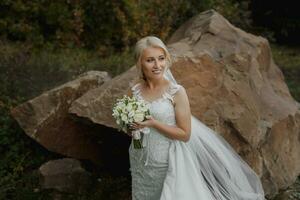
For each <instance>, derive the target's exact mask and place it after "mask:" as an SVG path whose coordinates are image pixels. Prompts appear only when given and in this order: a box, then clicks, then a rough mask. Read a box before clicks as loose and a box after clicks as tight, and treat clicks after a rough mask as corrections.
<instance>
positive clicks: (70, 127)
mask: <svg viewBox="0 0 300 200" xmlns="http://www.w3.org/2000/svg"><path fill="white" fill-rule="evenodd" d="M109 79H110V78H109V76H108V74H107V73H106V72H97V71H90V72H88V73H85V74H83V75H81V76H80V77H79V78H78V79H76V80H74V81H71V82H68V83H66V84H64V85H61V86H59V87H57V88H55V89H52V90H50V91H47V92H45V93H43V94H41V95H40V96H38V97H36V98H34V99H32V100H29V101H27V102H25V103H23V104H21V105H19V106H18V107H16V108H14V109H12V111H11V113H12V116H13V117H14V118H15V119H16V120H17V121H18V123H19V124H20V126H21V127H22V128H23V129H24V131H25V133H26V134H27V135H29V136H30V137H31V138H33V139H34V140H36V141H37V142H38V143H40V144H41V145H43V146H44V147H46V148H47V149H48V150H50V151H53V152H56V153H60V154H62V155H66V156H70V157H73V158H78V159H89V160H92V161H94V162H99V160H100V158H99V156H100V150H99V145H98V144H97V142H96V141H95V140H93V139H92V138H91V137H88V135H87V132H88V127H86V126H84V125H83V124H79V123H78V122H76V121H75V120H73V119H72V118H71V117H70V115H69V114H68V109H69V107H70V105H71V103H72V102H73V101H74V100H76V99H77V98H79V97H80V96H82V95H83V94H84V93H86V92H87V91H89V90H91V89H93V88H96V87H98V86H100V85H102V84H103V83H104V82H105V81H107V80H109Z"/></svg>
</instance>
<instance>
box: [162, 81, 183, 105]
mask: <svg viewBox="0 0 300 200" xmlns="http://www.w3.org/2000/svg"><path fill="white" fill-rule="evenodd" d="M181 87H182V86H181V85H179V84H174V83H171V84H170V87H169V88H168V89H167V91H166V93H165V94H164V96H165V98H167V99H170V100H171V102H172V103H173V104H174V96H175V94H176V93H177V92H178V91H179V89H180V88H181Z"/></svg>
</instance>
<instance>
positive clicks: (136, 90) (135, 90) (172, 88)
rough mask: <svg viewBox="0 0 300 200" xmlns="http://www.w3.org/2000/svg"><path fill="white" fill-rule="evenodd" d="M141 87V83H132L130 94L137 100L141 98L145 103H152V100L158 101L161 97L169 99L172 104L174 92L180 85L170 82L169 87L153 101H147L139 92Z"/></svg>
mask: <svg viewBox="0 0 300 200" xmlns="http://www.w3.org/2000/svg"><path fill="white" fill-rule="evenodd" d="M141 87H142V84H141V83H137V84H136V85H134V86H133V87H132V88H131V90H132V94H133V95H134V96H135V97H136V98H137V99H139V100H143V101H145V102H147V103H154V102H159V101H161V100H163V99H169V100H170V101H171V102H172V104H174V95H175V94H176V92H177V91H178V90H179V89H180V88H181V87H182V86H181V85H179V84H174V83H172V82H170V85H169V87H168V88H167V90H166V91H165V92H164V93H163V94H162V96H161V97H159V98H157V99H155V100H153V101H148V100H146V99H144V98H143V96H142V94H141Z"/></svg>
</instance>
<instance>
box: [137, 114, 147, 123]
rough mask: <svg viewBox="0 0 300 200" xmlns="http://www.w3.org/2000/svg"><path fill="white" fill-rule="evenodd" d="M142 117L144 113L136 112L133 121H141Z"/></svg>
mask: <svg viewBox="0 0 300 200" xmlns="http://www.w3.org/2000/svg"><path fill="white" fill-rule="evenodd" d="M144 118H145V116H144V113H136V114H135V115H134V121H135V122H142V121H143V120H144Z"/></svg>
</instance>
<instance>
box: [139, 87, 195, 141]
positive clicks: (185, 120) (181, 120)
mask: <svg viewBox="0 0 300 200" xmlns="http://www.w3.org/2000/svg"><path fill="white" fill-rule="evenodd" d="M174 104H175V105H174V108H175V118H176V124H177V127H176V126H170V125H167V124H164V123H161V122H159V121H157V120H155V119H153V118H151V119H149V120H146V121H144V122H140V123H137V125H138V126H136V127H134V128H142V127H145V126H149V127H153V128H155V129H157V130H158V131H160V132H161V133H162V134H164V135H165V136H167V137H169V138H171V139H176V140H181V141H184V142H187V141H189V139H190V135H191V133H190V132H191V111H190V104H189V100H188V96H187V94H186V91H185V89H184V88H183V87H181V88H180V89H179V91H178V92H177V93H176V94H175V96H174Z"/></svg>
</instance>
